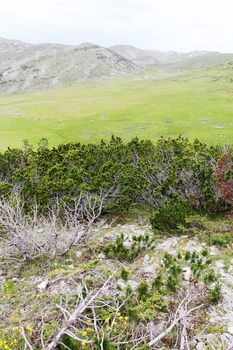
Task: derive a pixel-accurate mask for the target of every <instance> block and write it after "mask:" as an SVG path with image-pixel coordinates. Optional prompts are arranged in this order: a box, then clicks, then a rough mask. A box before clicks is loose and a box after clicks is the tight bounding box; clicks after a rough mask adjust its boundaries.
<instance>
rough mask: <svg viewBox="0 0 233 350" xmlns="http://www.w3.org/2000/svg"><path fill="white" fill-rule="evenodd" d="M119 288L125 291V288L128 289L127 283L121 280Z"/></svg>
mask: <svg viewBox="0 0 233 350" xmlns="http://www.w3.org/2000/svg"><path fill="white" fill-rule="evenodd" d="M117 286H118V287H119V288H120V289H121V290H124V289H125V287H126V282H125V281H123V279H119V280H118V281H117Z"/></svg>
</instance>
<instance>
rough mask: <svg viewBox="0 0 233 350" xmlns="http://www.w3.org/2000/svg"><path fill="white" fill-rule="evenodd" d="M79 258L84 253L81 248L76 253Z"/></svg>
mask: <svg viewBox="0 0 233 350" xmlns="http://www.w3.org/2000/svg"><path fill="white" fill-rule="evenodd" d="M75 254H76V256H77V258H81V256H82V255H83V253H82V251H81V250H78V251H77V252H76V253H75Z"/></svg>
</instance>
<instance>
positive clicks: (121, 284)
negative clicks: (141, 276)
mask: <svg viewBox="0 0 233 350" xmlns="http://www.w3.org/2000/svg"><path fill="white" fill-rule="evenodd" d="M117 285H118V287H119V288H120V289H121V290H125V288H126V286H127V285H129V286H130V287H131V288H132V290H135V289H137V286H138V283H137V282H136V281H133V280H128V281H123V279H122V278H120V279H119V280H118V281H117Z"/></svg>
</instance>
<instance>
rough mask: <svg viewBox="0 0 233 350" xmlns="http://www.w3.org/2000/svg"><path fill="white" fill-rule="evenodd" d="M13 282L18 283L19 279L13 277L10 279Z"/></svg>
mask: <svg viewBox="0 0 233 350" xmlns="http://www.w3.org/2000/svg"><path fill="white" fill-rule="evenodd" d="M11 280H12V281H13V282H16V283H17V282H19V281H20V278H19V277H13V278H12V279H11Z"/></svg>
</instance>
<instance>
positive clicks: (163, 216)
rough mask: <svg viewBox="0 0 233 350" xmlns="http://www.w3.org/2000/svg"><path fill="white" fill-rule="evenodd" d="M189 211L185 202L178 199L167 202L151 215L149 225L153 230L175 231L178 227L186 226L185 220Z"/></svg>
mask: <svg viewBox="0 0 233 350" xmlns="http://www.w3.org/2000/svg"><path fill="white" fill-rule="evenodd" d="M189 211H190V208H189V207H188V205H187V203H186V202H184V201H182V200H179V199H178V198H174V199H171V200H168V201H167V202H166V203H165V204H164V205H163V206H162V207H161V208H159V209H158V210H156V211H155V212H154V213H153V215H152V216H151V219H150V221H151V225H152V227H153V228H154V229H157V230H162V231H167V230H170V229H176V228H177V227H178V225H185V224H186V221H185V218H186V215H187V214H188V213H189Z"/></svg>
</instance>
